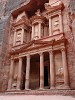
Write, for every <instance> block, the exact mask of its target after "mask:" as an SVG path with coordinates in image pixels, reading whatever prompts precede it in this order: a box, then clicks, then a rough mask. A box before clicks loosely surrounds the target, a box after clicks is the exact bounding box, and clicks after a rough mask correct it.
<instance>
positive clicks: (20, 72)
mask: <svg viewBox="0 0 75 100" xmlns="http://www.w3.org/2000/svg"><path fill="white" fill-rule="evenodd" d="M21 75H22V58H21V57H20V58H19V66H18V75H17V90H20V86H21Z"/></svg>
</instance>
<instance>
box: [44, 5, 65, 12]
mask: <svg viewBox="0 0 75 100" xmlns="http://www.w3.org/2000/svg"><path fill="white" fill-rule="evenodd" d="M45 9H46V10H47V11H48V12H49V13H52V12H55V11H58V10H61V11H62V10H63V9H64V4H63V3H60V4H59V5H56V6H51V5H49V4H48V3H46V4H45Z"/></svg>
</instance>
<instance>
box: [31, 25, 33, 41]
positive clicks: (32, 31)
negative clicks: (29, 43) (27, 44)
mask: <svg viewBox="0 0 75 100" xmlns="http://www.w3.org/2000/svg"><path fill="white" fill-rule="evenodd" d="M31 37H32V40H33V38H34V25H32V36H31Z"/></svg>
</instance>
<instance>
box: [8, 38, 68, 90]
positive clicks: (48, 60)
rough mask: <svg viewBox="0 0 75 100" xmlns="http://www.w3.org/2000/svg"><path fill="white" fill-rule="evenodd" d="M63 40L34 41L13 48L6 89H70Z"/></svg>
mask: <svg viewBox="0 0 75 100" xmlns="http://www.w3.org/2000/svg"><path fill="white" fill-rule="evenodd" d="M65 41H66V40H65V39H60V40H57V41H54V40H53V41H50V42H49V41H48V42H47V41H45V42H43V41H41V42H40V41H39V42H38V41H37V40H35V41H32V42H31V43H28V44H27V45H25V48H24V46H23V47H21V48H20V49H18V50H17V49H15V51H13V52H12V53H11V63H10V72H9V80H8V89H7V90H8V91H11V90H29V89H31V90H37V89H41V90H42V89H70V87H69V74H68V65H67V58H66V57H67V56H66V46H65ZM15 48H16V47H15Z"/></svg>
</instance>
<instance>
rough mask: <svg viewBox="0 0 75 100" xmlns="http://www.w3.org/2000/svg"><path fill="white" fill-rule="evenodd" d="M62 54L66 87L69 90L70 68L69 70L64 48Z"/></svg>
mask: <svg viewBox="0 0 75 100" xmlns="http://www.w3.org/2000/svg"><path fill="white" fill-rule="evenodd" d="M61 52H62V63H63V69H64V85H65V89H69V78H68V68H67V60H66V51H65V48H63V49H62V50H61Z"/></svg>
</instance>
